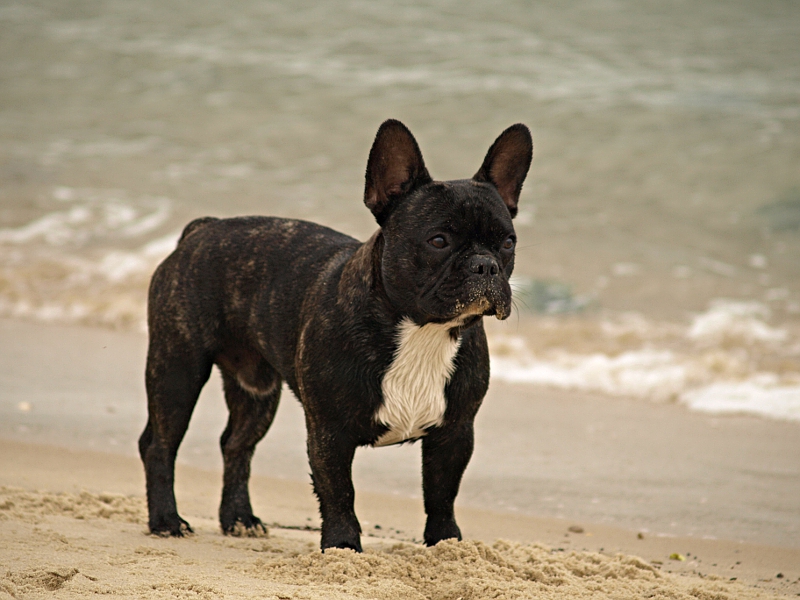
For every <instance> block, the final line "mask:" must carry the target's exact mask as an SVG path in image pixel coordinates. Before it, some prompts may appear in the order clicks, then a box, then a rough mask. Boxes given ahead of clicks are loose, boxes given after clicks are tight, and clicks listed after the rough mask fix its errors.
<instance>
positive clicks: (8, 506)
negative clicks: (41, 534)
mask: <svg viewBox="0 0 800 600" xmlns="http://www.w3.org/2000/svg"><path fill="white" fill-rule="evenodd" d="M46 515H64V516H69V517H73V518H75V519H111V520H114V521H124V522H126V523H146V522H147V507H146V505H145V502H144V499H143V498H136V497H129V496H123V495H122V494H111V493H103V494H92V493H89V492H85V491H83V492H80V493H79V494H69V493H61V494H43V493H38V492H26V491H25V490H21V489H17V488H11V487H2V486H0V519H3V518H17V519H23V520H30V519H33V520H34V521H35V520H37V519H40V518H41V517H43V516H46Z"/></svg>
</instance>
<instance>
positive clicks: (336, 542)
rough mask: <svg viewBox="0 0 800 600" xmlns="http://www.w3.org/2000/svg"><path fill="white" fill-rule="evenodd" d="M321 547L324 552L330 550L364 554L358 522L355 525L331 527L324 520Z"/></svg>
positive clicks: (344, 524)
mask: <svg viewBox="0 0 800 600" xmlns="http://www.w3.org/2000/svg"><path fill="white" fill-rule="evenodd" d="M320 547H321V548H322V551H323V552H325V550H327V549H328V548H341V549H343V550H354V551H355V552H363V550H362V549H361V527H359V525H358V522H357V521H356V522H355V523H343V524H340V525H339V526H330V525H329V524H327V523H326V522H325V520H323V521H322V538H321V539H320Z"/></svg>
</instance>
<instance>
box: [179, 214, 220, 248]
mask: <svg viewBox="0 0 800 600" xmlns="http://www.w3.org/2000/svg"><path fill="white" fill-rule="evenodd" d="M212 221H219V219H217V218H216V217H200V218H199V219H195V220H194V221H192V222H191V223H189V224H188V225H187V226H186V227H184V229H183V233H181V239H179V240H178V243H179V244H180V243H181V242H182V241H183V240H185V239H186V238H187V237H188V236H190V235H191V234H192V233H194V232H195V231H197V229H199V228H200V227H202V226H203V225H206V224H208V223H211V222H212Z"/></svg>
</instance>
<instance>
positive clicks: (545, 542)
mask: <svg viewBox="0 0 800 600" xmlns="http://www.w3.org/2000/svg"><path fill="white" fill-rule="evenodd" d="M219 479H220V476H219V473H213V472H208V471H201V470H198V469H193V468H191V467H180V468H179V470H178V485H177V494H178V498H179V502H180V503H181V506H182V508H183V511H182V512H183V515H184V516H185V517H187V518H188V520H189V521H190V522H191V523H192V524H193V526H194V527H195V531H196V533H195V535H192V536H189V537H187V538H184V539H166V538H159V537H156V536H151V535H148V533H147V532H146V511H145V503H144V498H143V494H142V489H143V488H142V486H143V476H142V472H141V467H140V465H139V464H138V461H136V460H135V459H133V458H129V457H123V456H116V455H111V454H104V453H96V452H88V451H75V450H64V449H62V448H55V447H49V446H39V445H26V444H23V443H19V442H0V485H2V487H0V539H1V540H2V546H0V565H2V568H1V569H0V598H44V597H47V598H51V597H54V598H60V597H63V598H75V597H85V596H88V595H90V594H103V595H107V596H114V597H136V598H141V597H149V598H255V597H258V598H387V599H389V598H398V599H400V598H403V599H405V598H431V599H434V598H435V599H439V598H442V599H444V598H447V599H453V600H455V599H456V598H463V599H465V600H466V599H467V598H532V597H536V598H643V597H644V598H670V599H680V598H687V599H688V598H700V599H706V600H711V599H719V600H724V599H731V600H732V599H734V598H773V597H783V596H787V597H788V596H795V595H798V594H800V577H799V576H800V550H797V549H786V548H776V547H766V546H757V545H752V544H743V543H736V542H725V541H718V540H714V541H711V540H696V539H691V538H657V537H650V536H645V538H644V539H639V538H638V537H637V536H636V534H635V533H632V532H627V531H624V530H619V529H614V528H609V527H599V526H598V527H591V526H587V527H586V528H585V529H584V530H583V531H582V532H569V530H568V526H569V522H568V521H561V520H557V519H536V518H532V517H521V516H514V515H508V514H498V513H491V512H488V511H480V510H469V509H462V510H459V519H460V521H461V523H462V526H463V529H464V531H465V532H466V534H467V538H468V539H466V540H465V541H463V542H454V541H451V542H443V543H441V544H439V545H438V546H436V547H435V548H432V549H428V548H425V547H424V546H421V545H419V544H417V543H414V542H412V541H410V539H412V537H413V534H412V533H411V532H414V533H415V532H417V531H418V530H421V527H422V522H423V515H422V514H421V508H420V506H419V502H418V501H414V500H411V499H404V498H397V497H388V496H381V495H378V494H360V495H359V498H358V505H357V510H358V512H359V515H360V516H361V518H362V524H363V525H364V526H365V530H366V531H367V532H368V533H369V535H368V536H366V537H365V550H366V551H365V553H364V554H362V555H357V554H355V553H353V552H350V551H330V552H327V553H325V554H324V555H323V554H321V553H320V552H319V550H318V549H317V548H318V541H319V540H318V532H317V530H316V526H317V525H318V519H317V515H316V507H315V503H314V499H313V496H312V495H311V492H310V489H309V486H308V485H304V484H300V483H297V482H290V481H282V480H274V479H267V478H263V477H256V478H255V479H254V481H253V491H254V499H255V502H254V505H255V506H254V508H255V510H256V512H258V513H259V514H261V515H262V516H263V517H266V518H267V520H268V521H270V522H271V526H270V534H269V537H263V538H234V537H225V536H223V535H221V533H220V532H219V529H218V527H217V523H216V519H215V508H216V503H217V499H218V494H219ZM36 490H39V491H36ZM376 525H379V526H380V529H376ZM564 536H569V537H570V538H571V540H570V541H572V542H573V543H571V544H565V543H563V540H564ZM497 538H504V539H501V540H498V539H497ZM554 542H555V543H554ZM556 544H558V545H556ZM564 546H574V547H577V548H587V550H581V549H575V550H572V549H570V548H569V547H567V548H565V547H564ZM601 547H602V548H603V551H599V548H601ZM632 551H635V553H636V554H635V555H634V554H633V553H632ZM672 553H679V554H681V555H682V556H683V557H684V558H685V560H684V561H679V560H671V559H670V558H669V556H670V554H672ZM637 555H638V557H637ZM779 572H780V573H781V574H782V576H781V577H777V574H778V573H779Z"/></svg>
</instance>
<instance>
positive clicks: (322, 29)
mask: <svg viewBox="0 0 800 600" xmlns="http://www.w3.org/2000/svg"><path fill="white" fill-rule="evenodd" d="M798 30H800V5H797V4H796V3H791V2H787V3H771V4H764V3H762V2H756V1H738V2H736V1H734V2H729V1H726V2H723V1H721V0H719V1H710V2H703V3H694V2H689V1H688V0H686V1H676V2H671V3H659V2H639V1H637V2H634V1H633V0H603V1H585V2H581V1H578V2H573V3H569V4H568V5H567V4H565V3H559V2H537V3H535V4H532V3H529V2H522V1H517V2H514V1H510V2H504V3H503V4H502V6H494V5H489V4H486V3H481V2H471V1H467V2H449V1H444V0H439V1H429V2H380V1H379V2H358V1H356V2H344V3H329V4H325V3H313V2H277V1H276V2H265V1H255V0H234V1H231V2H225V3H223V2H211V1H199V2H186V1H168V2H164V1H161V2H156V1H154V0H142V1H139V2H121V1H118V0H92V1H89V0H85V1H84V0H63V1H60V2H54V1H39V2H37V1H29V0H26V1H25V2H22V1H14V0H3V1H2V2H0V56H2V60H1V61H0V316H4V317H12V318H24V319H35V320H41V321H46V322H77V323H86V324H93V325H102V326H107V327H114V328H132V329H137V328H138V329H141V328H142V327H143V323H144V315H145V295H146V288H147V283H148V279H149V276H150V273H151V272H152V270H153V268H154V267H155V265H157V264H158V262H159V261H160V260H161V259H163V257H164V256H166V255H167V254H168V253H169V252H170V251H171V249H172V248H173V247H174V244H175V240H176V239H177V236H178V235H179V232H180V230H181V228H182V226H183V225H184V224H185V223H186V222H188V221H189V220H190V219H192V218H194V217H197V216H201V215H206V214H212V215H216V216H231V215H237V214H274V215H280V216H286V217H296V218H305V219H311V220H315V221H319V222H322V223H324V224H326V225H329V226H332V227H335V228H338V229H341V230H344V231H346V232H347V233H350V234H352V235H355V236H357V237H360V238H362V239H363V238H366V237H367V236H368V235H370V234H371V232H372V231H373V230H374V228H375V224H374V222H373V221H372V218H371V215H370V214H369V212H368V211H367V210H366V209H365V208H364V206H363V204H362V202H361V197H362V190H363V172H364V166H365V163H366V157H367V154H368V151H369V147H370V144H371V141H372V138H373V136H374V133H375V131H376V129H377V127H378V125H379V124H380V123H381V122H382V121H383V120H384V119H386V118H389V117H394V118H399V119H401V120H403V121H404V122H405V123H406V124H407V125H408V126H409V127H410V128H411V130H412V131H413V132H414V133H415V135H416V136H417V138H418V141H419V142H420V145H421V148H422V151H423V154H424V155H425V157H426V162H427V165H428V167H429V170H430V171H431V173H432V174H433V175H434V177H436V178H440V179H448V178H462V177H468V176H470V175H471V174H473V173H474V172H475V171H476V170H477V168H478V166H479V165H480V163H481V160H482V158H483V155H484V153H485V152H486V150H487V148H488V147H489V145H490V144H491V142H492V141H493V140H494V138H495V137H496V136H497V135H498V134H499V133H500V131H502V130H503V129H504V128H505V127H506V126H508V125H510V124H511V123H514V122H518V121H522V122H524V123H526V124H528V126H529V127H530V128H531V130H532V132H533V136H534V144H535V151H534V164H533V167H532V169H531V172H530V174H529V178H528V181H527V182H526V184H525V188H524V189H523V195H522V198H521V204H520V214H519V216H518V218H517V221H516V223H517V229H518V234H519V238H520V247H519V252H518V260H517V271H516V273H517V279H516V281H515V287H516V289H517V309H518V310H517V311H516V314H515V315H514V316H513V318H512V319H510V320H509V321H508V322H505V323H503V324H500V323H492V324H491V325H492V326H491V328H490V336H491V339H492V352H493V354H494V358H495V360H494V366H493V369H494V370H493V373H494V376H495V377H497V378H501V379H505V380H508V381H517V382H521V383H535V384H540V385H552V386H558V387H565V388H575V389H589V390H596V391H602V392H605V393H607V394H612V395H615V394H618V395H626V396H635V397H641V398H643V399H649V400H655V401H677V402H682V403H685V404H686V405H687V406H688V407H690V408H693V409H696V410H704V411H711V412H719V413H727V412H746V413H752V414H758V415H762V416H769V417H773V418H780V419H791V420H798V419H800V416H799V414H800V408H798V403H799V402H800V53H798V52H797V31H798Z"/></svg>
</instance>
